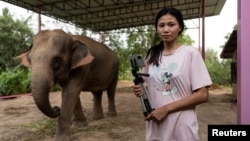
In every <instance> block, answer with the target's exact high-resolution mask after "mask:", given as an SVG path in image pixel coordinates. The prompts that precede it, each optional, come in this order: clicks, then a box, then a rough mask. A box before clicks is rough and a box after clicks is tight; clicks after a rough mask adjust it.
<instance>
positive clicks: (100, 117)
mask: <svg viewBox="0 0 250 141" xmlns="http://www.w3.org/2000/svg"><path fill="white" fill-rule="evenodd" d="M103 117H104V116H103V114H94V115H93V119H94V120H98V119H102V118H103Z"/></svg>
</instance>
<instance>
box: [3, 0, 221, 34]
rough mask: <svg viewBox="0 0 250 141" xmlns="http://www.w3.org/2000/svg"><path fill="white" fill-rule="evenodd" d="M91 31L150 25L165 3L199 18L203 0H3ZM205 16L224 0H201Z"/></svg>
mask: <svg viewBox="0 0 250 141" xmlns="http://www.w3.org/2000/svg"><path fill="white" fill-rule="evenodd" d="M2 1H5V2H7V3H10V4H13V5H16V6H19V7H22V8H25V9H28V10H31V11H34V12H36V13H38V11H39V9H40V10H41V14H43V15H46V16H48V17H52V18H55V19H58V20H60V21H63V22H67V23H71V24H74V25H76V26H78V27H83V28H87V29H90V30H93V31H107V30H114V29H121V28H128V27H136V26H143V25H153V24H154V17H155V15H156V14H157V12H158V11H159V10H160V9H161V8H163V7H165V6H173V7H175V8H177V9H179V10H181V12H182V14H183V16H184V19H185V20H187V19H194V18H199V17H201V12H202V0H2ZM204 1H205V16H206V17H207V16H214V15H219V14H220V12H221V10H222V8H223V6H224V4H225V2H226V0H204Z"/></svg>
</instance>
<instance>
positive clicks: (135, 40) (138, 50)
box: [106, 25, 194, 79]
mask: <svg viewBox="0 0 250 141" xmlns="http://www.w3.org/2000/svg"><path fill="white" fill-rule="evenodd" d="M121 34H126V35H125V36H123V37H121ZM106 35H108V36H106V41H107V44H108V46H109V47H111V48H112V49H113V50H114V51H115V52H116V54H117V55H118V57H119V59H120V73H119V78H120V79H131V78H133V76H132V75H131V67H130V63H129V56H130V55H132V54H137V55H141V56H145V55H146V52H147V50H148V49H149V48H150V47H151V46H153V45H156V44H158V43H159V41H160V38H159V36H158V35H157V33H156V32H155V30H154V27H153V26H151V25H149V26H141V27H133V28H128V29H121V30H117V31H110V32H107V33H106ZM178 40H179V41H180V42H181V43H182V44H188V45H190V44H192V43H193V42H194V41H193V40H192V39H191V38H190V36H189V35H187V34H185V30H184V32H183V34H182V35H181V36H180V37H179V39H178Z"/></svg>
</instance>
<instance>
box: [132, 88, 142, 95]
mask: <svg viewBox="0 0 250 141" xmlns="http://www.w3.org/2000/svg"><path fill="white" fill-rule="evenodd" d="M132 88H133V90H134V94H135V95H136V96H137V97H140V96H142V94H143V91H142V87H141V86H140V85H134V86H132Z"/></svg>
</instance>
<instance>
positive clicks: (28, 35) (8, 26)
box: [0, 8, 33, 70]
mask: <svg viewBox="0 0 250 141" xmlns="http://www.w3.org/2000/svg"><path fill="white" fill-rule="evenodd" d="M30 19H31V17H28V18H26V19H21V20H19V19H14V18H13V15H11V14H10V12H9V10H8V8H4V9H3V10H2V15H0V41H1V42H0V56H1V57H0V69H1V70H6V69H7V68H10V69H11V68H14V67H16V66H17V65H18V61H17V60H16V59H15V57H16V56H18V55H19V54H20V53H22V52H24V51H26V50H27V49H28V48H29V46H30V45H31V39H32V36H33V32H32V30H31V28H29V26H28V22H29V21H30Z"/></svg>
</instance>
